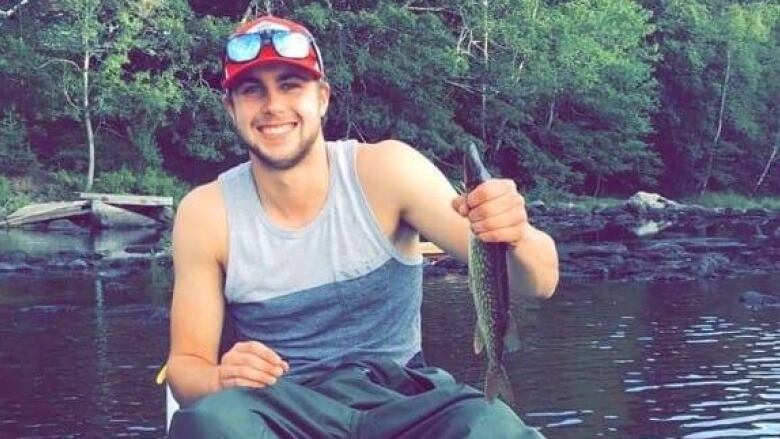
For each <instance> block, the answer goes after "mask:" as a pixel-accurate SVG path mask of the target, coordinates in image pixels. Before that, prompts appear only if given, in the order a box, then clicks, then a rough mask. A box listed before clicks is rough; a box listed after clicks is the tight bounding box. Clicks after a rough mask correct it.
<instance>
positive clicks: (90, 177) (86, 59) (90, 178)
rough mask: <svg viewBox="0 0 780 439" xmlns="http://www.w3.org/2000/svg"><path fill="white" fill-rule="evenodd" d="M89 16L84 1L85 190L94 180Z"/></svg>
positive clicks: (83, 101) (82, 74)
mask: <svg viewBox="0 0 780 439" xmlns="http://www.w3.org/2000/svg"><path fill="white" fill-rule="evenodd" d="M88 17H89V2H88V1H85V2H84V28H83V29H82V32H83V40H82V41H83V43H84V65H83V66H82V70H81V77H82V79H83V83H82V87H83V91H84V95H83V100H82V107H81V108H82V114H84V126H85V128H86V130H87V144H88V145H89V168H88V170H87V185H86V188H85V189H84V190H85V191H86V192H89V191H91V190H92V184H93V182H94V181H95V133H94V131H93V130H92V116H91V115H90V111H89V60H90V57H91V56H92V55H91V53H90V51H89V34H88V29H87V19H88Z"/></svg>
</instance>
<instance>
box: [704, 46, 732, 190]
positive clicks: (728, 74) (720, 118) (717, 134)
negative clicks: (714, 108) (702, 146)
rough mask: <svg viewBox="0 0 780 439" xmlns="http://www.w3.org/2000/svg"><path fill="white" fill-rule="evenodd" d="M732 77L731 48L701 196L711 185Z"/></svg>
mask: <svg viewBox="0 0 780 439" xmlns="http://www.w3.org/2000/svg"><path fill="white" fill-rule="evenodd" d="M730 77H731V49H726V74H725V76H724V78H723V87H721V94H720V111H719V113H718V129H717V130H716V132H715V138H714V139H712V145H711V146H710V148H709V152H708V157H707V170H706V171H705V173H704V180H703V181H702V185H701V192H700V193H699V196H700V197H702V196H704V193H705V192H707V186H708V185H709V181H710V178H711V177H712V168H713V165H714V162H715V149H716V147H717V146H718V141H719V140H720V133H721V132H722V131H723V114H724V113H725V109H726V92H727V90H728V87H729V78H730Z"/></svg>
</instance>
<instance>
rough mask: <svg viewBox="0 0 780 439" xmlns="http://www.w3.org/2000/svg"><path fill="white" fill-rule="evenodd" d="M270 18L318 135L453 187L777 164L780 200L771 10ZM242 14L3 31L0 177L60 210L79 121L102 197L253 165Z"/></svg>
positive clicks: (70, 3)
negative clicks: (419, 156)
mask: <svg viewBox="0 0 780 439" xmlns="http://www.w3.org/2000/svg"><path fill="white" fill-rule="evenodd" d="M201 3H203V4H201ZM268 3H269V6H271V7H272V8H273V11H274V13H275V14H276V15H280V16H287V17H291V18H294V19H297V20H300V21H302V22H304V23H306V24H307V25H308V26H309V27H310V28H311V29H312V30H313V32H314V34H315V36H316V37H317V40H318V43H319V45H320V47H321V49H322V52H323V54H324V58H325V59H324V62H325V67H326V72H327V77H328V81H329V82H330V84H331V85H332V90H333V96H332V100H331V106H330V108H329V113H328V115H327V119H326V120H327V124H326V127H325V130H326V137H327V138H345V137H351V138H358V139H361V140H364V141H367V142H374V141H378V140H381V139H385V138H388V137H390V138H397V139H400V140H403V141H405V142H408V143H409V144H411V145H413V146H414V147H415V148H417V149H419V150H421V151H422V152H423V153H424V154H425V155H426V156H428V157H429V158H431V159H432V160H433V161H434V162H435V163H436V164H437V165H438V166H440V167H441V168H442V169H443V170H444V171H445V172H446V173H447V174H448V175H449V177H451V178H452V179H453V180H457V179H459V172H460V158H461V149H462V148H463V146H465V145H466V144H467V143H468V142H471V141H476V142H478V143H479V144H481V145H483V148H484V152H485V155H486V157H487V159H488V161H489V162H490V164H491V168H492V169H493V170H494V171H495V172H496V173H498V174H500V175H502V176H505V177H509V178H513V179H515V180H516V181H517V183H518V184H519V186H520V187H521V188H522V189H523V190H524V191H525V192H526V193H529V194H538V195H540V196H543V197H544V198H560V197H562V196H563V194H565V193H567V192H573V193H576V194H586V195H594V194H596V195H601V194H606V195H610V194H611V195H626V194H630V193H633V192H635V191H636V190H639V189H643V190H661V191H662V192H664V193H669V194H670V195H672V196H678V197H679V196H681V195H688V194H693V193H697V192H698V191H700V190H701V189H702V188H703V187H705V186H707V188H708V190H714V191H722V190H724V189H734V190H737V191H740V192H747V191H750V190H752V189H753V188H754V187H755V184H756V182H757V180H758V177H759V176H760V175H761V173H762V171H763V170H764V168H765V167H766V166H767V165H768V166H769V172H768V174H767V177H766V178H765V180H764V181H763V182H762V186H761V191H762V193H768V194H776V193H778V191H780V173H778V170H777V168H776V167H777V164H776V162H777V161H778V160H775V162H770V163H767V162H768V161H769V160H770V157H771V152H772V150H773V148H774V145H775V143H776V142H777V140H776V139H778V133H780V117H778V116H777V115H778V114H780V5H778V4H777V2H766V1H739V2H737V1H732V0H665V1H658V0H636V1H634V0H632V1H624V0H568V1H545V2H540V1H538V0H490V1H489V2H474V1H471V0H470V1H466V0H455V1H451V2H441V1H438V0H421V1H416V2H393V1H386V0H371V1H365V0H360V1H358V0H333V1H327V2H323V1H321V0H285V1H284V2H282V1H278V0H277V1H271V2H268ZM245 7H246V4H245V3H241V4H239V3H237V2H221V3H220V2H216V3H208V4H206V3H204V2H187V1H185V0H166V1H163V0H148V1H142V2H122V1H119V0H103V1H101V2H97V1H94V0H91V1H83V0H79V1H76V0H62V1H58V2H30V3H28V4H26V5H25V7H24V14H21V15H19V17H17V18H16V19H14V20H0V30H1V31H0V47H3V50H2V51H0V96H3V99H2V100H0V114H2V117H0V156H1V157H2V158H3V160H2V163H0V173H2V174H5V175H22V174H24V175H27V174H36V172H37V171H38V170H41V171H43V172H42V174H46V173H48V174H49V175H50V176H51V180H52V181H53V182H54V184H55V185H60V186H59V187H58V189H56V190H52V191H50V193H49V195H51V196H54V194H55V192H56V193H59V194H60V195H61V196H66V195H68V194H70V193H71V191H73V190H80V189H82V188H83V186H84V182H85V176H86V170H87V164H88V159H89V155H88V148H87V133H86V129H85V117H86V116H87V115H88V116H89V117H90V120H91V121H92V125H93V127H94V136H95V149H96V173H95V176H96V178H97V181H96V188H101V190H106V191H118V192H131V193H148V194H168V195H174V196H175V197H177V198H178V195H176V194H180V193H181V192H182V191H183V190H184V188H185V187H186V186H187V184H185V183H182V181H188V182H195V181H197V182H202V178H203V177H202V176H203V175H204V174H207V173H208V172H210V171H211V170H216V169H224V167H225V166H227V165H228V164H229V163H235V162H236V161H237V160H238V159H241V158H244V157H245V154H246V153H245V150H244V147H243V146H242V145H241V143H240V141H239V140H238V138H237V137H236V135H235V134H234V133H233V131H232V129H231V127H230V123H229V120H228V119H227V117H226V115H225V112H224V110H223V108H222V105H221V102H220V98H221V90H220V89H219V80H220V76H221V66H220V58H221V57H222V51H223V44H224V41H225V37H226V35H228V33H229V32H230V30H231V29H232V28H233V26H234V25H235V23H236V22H237V20H238V17H239V15H240V14H241V13H242V12H243V10H244V8H245ZM192 8H196V9H197V13H196V12H194V11H193V9H192ZM199 14H201V15H199ZM85 60H87V61H88V62H89V67H88V69H87V70H86V73H87V79H88V87H87V89H86V90H85V89H84V73H85V70H84V62H85ZM727 70H728V72H729V78H728V81H727V80H726V71H727ZM724 92H725V93H724ZM724 96H725V98H724ZM85 97H86V98H88V99H89V103H90V104H89V112H88V113H86V112H85V111H84V108H82V107H83V99H84V98H85ZM721 102H724V106H723V114H722V116H723V117H721V110H720V109H721ZM719 126H720V127H721V129H720V131H719V130H718V127H719ZM717 133H720V134H719V135H718V134H717ZM735 163H738V164H739V165H738V166H735V165H734V164H735ZM212 177H213V175H212Z"/></svg>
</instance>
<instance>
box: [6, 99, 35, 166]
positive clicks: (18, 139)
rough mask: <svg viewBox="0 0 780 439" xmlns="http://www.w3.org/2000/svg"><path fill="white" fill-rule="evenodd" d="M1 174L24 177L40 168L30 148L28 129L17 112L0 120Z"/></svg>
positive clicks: (7, 114)
mask: <svg viewBox="0 0 780 439" xmlns="http://www.w3.org/2000/svg"><path fill="white" fill-rule="evenodd" d="M0 157H2V158H3V160H2V161H0V172H2V173H3V174H6V175H24V174H27V173H28V172H29V171H30V170H32V169H34V168H36V167H37V166H38V161H37V160H36V158H35V153H33V151H32V149H31V148H30V142H29V140H28V136H27V127H26V126H25V125H24V121H23V120H22V118H21V116H19V115H18V114H17V113H16V112H15V111H13V110H12V111H9V112H7V113H5V116H4V117H3V118H2V120H0Z"/></svg>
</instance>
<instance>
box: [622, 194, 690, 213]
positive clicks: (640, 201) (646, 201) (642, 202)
mask: <svg viewBox="0 0 780 439" xmlns="http://www.w3.org/2000/svg"><path fill="white" fill-rule="evenodd" d="M624 205H625V206H626V208H627V209H629V210H631V211H633V212H643V211H646V210H650V209H666V208H678V207H681V206H682V205H681V204H680V203H678V202H676V201H672V200H670V199H668V198H665V197H663V196H661V195H659V194H654V193H649V192H642V191H639V192H637V193H635V194H634V195H632V196H631V197H629V198H628V200H626V202H625V204H624Z"/></svg>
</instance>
